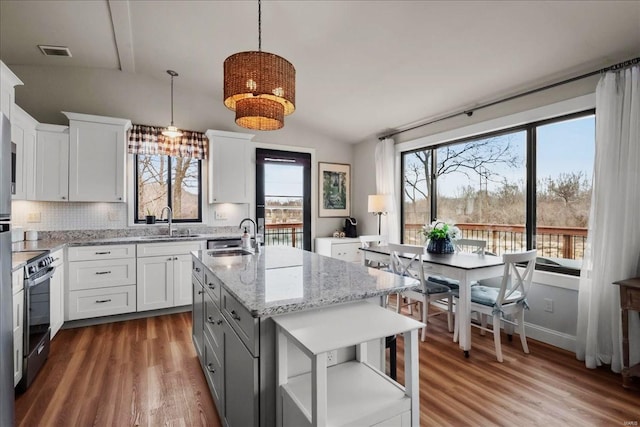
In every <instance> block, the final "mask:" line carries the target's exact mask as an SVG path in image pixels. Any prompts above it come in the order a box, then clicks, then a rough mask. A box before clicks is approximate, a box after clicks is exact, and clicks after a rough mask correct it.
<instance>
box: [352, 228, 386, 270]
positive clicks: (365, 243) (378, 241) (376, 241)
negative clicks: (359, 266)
mask: <svg viewBox="0 0 640 427" xmlns="http://www.w3.org/2000/svg"><path fill="white" fill-rule="evenodd" d="M359 239H360V247H361V248H369V247H371V246H386V245H387V241H388V239H387V236H384V235H380V234H369V235H365V236H360V237H359ZM362 263H363V265H365V266H367V267H373V268H387V267H389V266H388V265H384V264H381V263H379V262H376V261H367V260H366V259H364V256H363V257H362Z"/></svg>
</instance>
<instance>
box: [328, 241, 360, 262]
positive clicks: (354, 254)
mask: <svg viewBox="0 0 640 427" xmlns="http://www.w3.org/2000/svg"><path fill="white" fill-rule="evenodd" d="M331 256H332V257H333V258H337V259H341V260H343V261H347V262H360V257H361V255H360V243H339V244H336V243H334V244H333V245H332V246H331Z"/></svg>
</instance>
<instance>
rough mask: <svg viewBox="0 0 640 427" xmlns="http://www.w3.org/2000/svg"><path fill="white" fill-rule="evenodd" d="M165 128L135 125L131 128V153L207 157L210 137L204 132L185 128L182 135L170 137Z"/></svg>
mask: <svg viewBox="0 0 640 427" xmlns="http://www.w3.org/2000/svg"><path fill="white" fill-rule="evenodd" d="M163 129H164V128H161V127H154V126H146V125H133V126H132V127H131V130H129V144H128V149H129V153H131V154H147V155H148V154H159V155H164V156H173V157H191V158H195V159H206V158H207V146H208V141H209V139H208V138H207V136H206V135H205V134H204V133H202V132H195V131H189V130H183V131H182V136H180V137H176V138H168V137H166V136H164V135H163V134H162V130H163Z"/></svg>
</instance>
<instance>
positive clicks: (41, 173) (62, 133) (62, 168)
mask: <svg viewBox="0 0 640 427" xmlns="http://www.w3.org/2000/svg"><path fill="white" fill-rule="evenodd" d="M36 133H37V138H36V165H35V178H36V182H35V199H36V200H41V201H52V202H64V201H67V200H68V199H69V128H68V127H67V126H59V125H48V124H38V125H37V127H36Z"/></svg>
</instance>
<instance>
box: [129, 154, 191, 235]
mask: <svg viewBox="0 0 640 427" xmlns="http://www.w3.org/2000/svg"><path fill="white" fill-rule="evenodd" d="M133 164H134V171H133V172H134V188H135V191H136V194H135V209H134V222H136V223H144V222H145V221H146V216H147V215H155V216H156V217H158V219H159V216H160V213H161V210H162V208H163V207H165V206H169V207H171V209H172V211H173V221H174V222H201V221H202V161H201V160H200V159H197V158H193V157H174V156H166V155H155V154H136V155H134V162H133Z"/></svg>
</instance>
